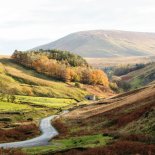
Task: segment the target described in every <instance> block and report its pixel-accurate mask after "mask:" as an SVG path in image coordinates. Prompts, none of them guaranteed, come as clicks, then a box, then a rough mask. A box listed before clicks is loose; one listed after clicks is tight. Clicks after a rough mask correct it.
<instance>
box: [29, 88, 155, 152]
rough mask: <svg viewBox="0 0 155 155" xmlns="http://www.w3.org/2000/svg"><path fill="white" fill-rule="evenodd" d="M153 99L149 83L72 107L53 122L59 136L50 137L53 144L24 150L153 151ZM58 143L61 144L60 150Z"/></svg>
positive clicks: (154, 96) (154, 133)
mask: <svg viewBox="0 0 155 155" xmlns="http://www.w3.org/2000/svg"><path fill="white" fill-rule="evenodd" d="M154 100H155V85H152V86H148V87H144V88H141V89H137V90H135V91H131V92H128V93H124V94H120V95H117V96H115V97H112V98H108V99H104V100H100V101H98V102H95V103H92V104H89V105H83V106H81V107H78V108H76V109H75V108H74V109H72V110H71V112H69V113H68V114H66V115H65V116H64V117H61V118H58V119H56V120H55V121H54V122H53V124H54V126H55V127H56V128H57V129H58V131H59V133H60V135H59V137H57V139H58V140H57V139H56V140H54V141H52V145H53V144H54V147H42V148H39V147H38V148H30V149H27V150H26V151H28V152H33V151H35V153H37V151H38V152H39V151H40V153H41V152H44V154H46V153H45V152H46V151H47V152H48V153H47V155H48V154H50V153H52V152H53V154H56V155H57V154H65V155H70V154H77V155H81V154H82V155H87V154H90V155H93V154H96V155H101V154H102V155H107V154H109V155H113V154H116V155H122V154H129V155H131V154H141V155H148V154H149V153H150V154H154V153H155V145H154V144H155V138H154V137H155V130H154V127H155V124H154V123H155V117H154V114H155V102H154ZM93 136H95V137H98V138H97V139H96V138H95V137H93ZM109 139H111V140H110V141H109ZM103 141H104V142H103ZM57 143H59V144H61V146H63V147H62V148H61V150H60V147H58V146H57V145H56V144H57ZM105 145H106V146H105ZM56 151H58V153H55V152H56Z"/></svg>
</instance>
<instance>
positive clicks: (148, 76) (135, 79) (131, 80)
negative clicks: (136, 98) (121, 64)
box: [118, 63, 155, 90]
mask: <svg viewBox="0 0 155 155" xmlns="http://www.w3.org/2000/svg"><path fill="white" fill-rule="evenodd" d="M118 81H119V83H126V84H128V87H129V89H128V90H134V89H137V88H140V87H143V86H146V85H148V84H152V83H154V82H155V63H150V64H148V65H146V66H145V67H144V68H141V69H138V70H135V71H132V72H129V73H128V74H126V75H123V76H121V77H120V78H119V80H118Z"/></svg>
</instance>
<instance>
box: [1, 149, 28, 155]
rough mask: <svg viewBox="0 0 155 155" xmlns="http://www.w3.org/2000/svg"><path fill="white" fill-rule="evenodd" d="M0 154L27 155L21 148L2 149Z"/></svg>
mask: <svg viewBox="0 0 155 155" xmlns="http://www.w3.org/2000/svg"><path fill="white" fill-rule="evenodd" d="M0 155H26V154H25V153H23V152H22V151H21V150H19V149H0Z"/></svg>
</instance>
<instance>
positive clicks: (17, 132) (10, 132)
mask: <svg viewBox="0 0 155 155" xmlns="http://www.w3.org/2000/svg"><path fill="white" fill-rule="evenodd" d="M39 134H40V132H39V129H38V127H37V126H36V125H35V124H32V123H31V124H25V125H23V124H22V125H20V126H18V127H15V128H12V129H0V135H1V136H0V142H1V143H3V142H11V141H22V140H26V139H28V138H32V137H34V136H37V135H39Z"/></svg>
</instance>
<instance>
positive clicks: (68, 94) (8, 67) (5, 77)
mask: <svg viewBox="0 0 155 155" xmlns="http://www.w3.org/2000/svg"><path fill="white" fill-rule="evenodd" d="M0 82H1V83H2V84H1V87H2V89H3V90H4V91H7V90H11V91H12V92H14V93H15V94H16V95H28V96H43V97H54V98H72V99H76V100H78V101H81V100H84V97H85V96H86V95H87V94H92V93H94V94H96V95H97V96H100V97H106V96H108V95H112V93H111V92H110V91H109V90H104V88H102V87H97V86H96V87H95V89H94V90H95V91H94V90H93V91H92V88H91V86H88V85H84V86H83V88H77V87H75V86H74V83H68V84H67V83H63V82H60V81H55V80H53V79H51V78H49V77H46V76H44V75H41V74H38V73H37V72H35V71H33V70H29V69H27V68H24V67H22V66H20V65H18V64H16V63H13V62H12V61H11V59H6V58H1V59H0ZM103 92H104V93H103Z"/></svg>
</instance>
